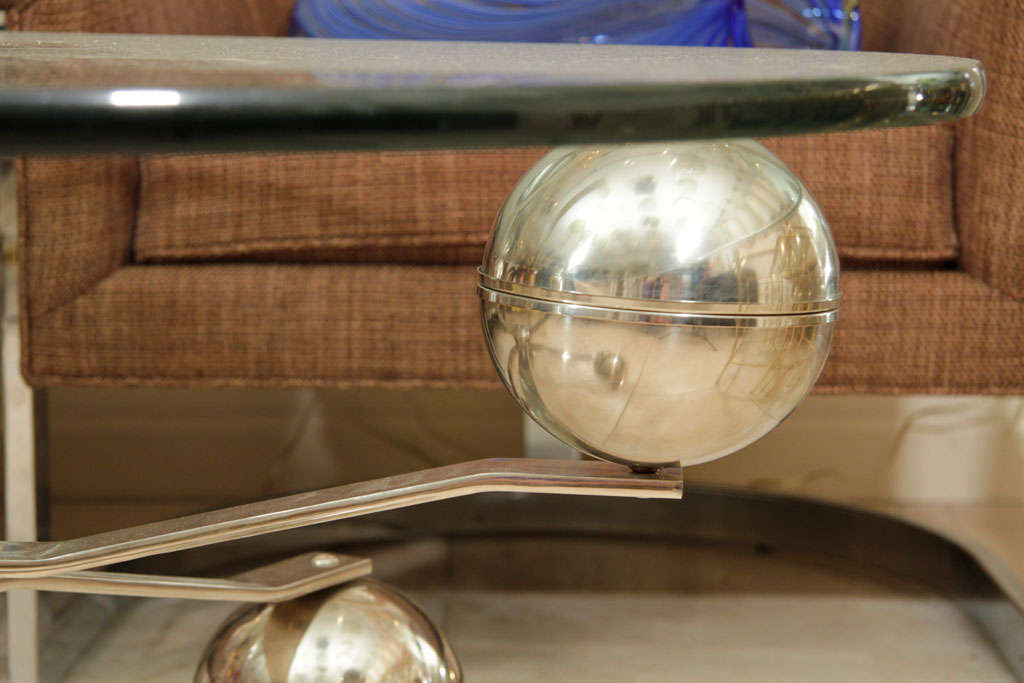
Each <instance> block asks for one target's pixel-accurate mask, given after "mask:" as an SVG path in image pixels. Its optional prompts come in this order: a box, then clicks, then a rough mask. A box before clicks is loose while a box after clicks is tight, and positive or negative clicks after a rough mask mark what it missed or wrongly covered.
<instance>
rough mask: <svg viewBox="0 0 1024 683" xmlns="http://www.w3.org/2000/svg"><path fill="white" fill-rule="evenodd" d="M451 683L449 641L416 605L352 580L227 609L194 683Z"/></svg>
mask: <svg viewBox="0 0 1024 683" xmlns="http://www.w3.org/2000/svg"><path fill="white" fill-rule="evenodd" d="M349 680H351V681H363V682H365V683H385V682H391V681H421V682H422V683H457V682H458V681H461V680H462V672H461V669H460V668H459V663H458V661H457V660H456V659H455V655H454V653H453V652H452V650H451V647H450V646H449V645H448V641H447V640H445V637H444V636H443V635H442V634H441V632H440V631H439V630H438V629H437V627H436V626H434V624H433V623H432V622H431V621H430V619H428V618H427V616H426V615H425V614H423V612H421V611H420V610H419V609H418V608H417V607H416V606H415V605H413V604H412V603H411V602H409V601H408V600H406V599H405V598H404V597H402V596H401V595H399V594H398V593H397V592H396V591H394V590H393V589H391V588H388V587H387V586H385V585H384V584H381V583H378V582H376V581H372V580H366V579H362V580H358V581H352V582H350V583H346V584H344V585H343V586H341V587H339V588H333V589H328V590H324V591H320V592H318V593H313V594H312V595H307V596H305V597H302V598H298V599H296V600H289V601H287V602H282V603H278V604H273V605H251V606H249V607H244V608H242V609H241V610H240V611H238V612H236V613H235V614H234V615H233V616H231V617H230V618H229V619H228V620H227V621H226V622H225V623H224V624H223V625H222V626H221V628H220V631H219V632H218V634H217V635H216V636H215V637H214V639H213V641H212V642H211V643H210V645H209V647H207V650H206V654H205V655H204V656H203V660H202V661H201V662H200V664H199V669H198V671H197V672H196V676H195V681H196V683H212V682H213V681H247V682H249V683H288V682H289V681H349Z"/></svg>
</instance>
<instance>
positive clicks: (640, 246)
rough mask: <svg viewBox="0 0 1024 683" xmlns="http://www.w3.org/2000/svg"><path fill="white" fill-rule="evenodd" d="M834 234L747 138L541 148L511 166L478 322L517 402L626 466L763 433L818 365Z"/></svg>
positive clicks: (708, 450) (679, 459)
mask: <svg viewBox="0 0 1024 683" xmlns="http://www.w3.org/2000/svg"><path fill="white" fill-rule="evenodd" d="M838 281H839V269H838V260H837V257H836V252H835V246H834V244H833V242H832V237H831V234H830V233H829V229H828V226H827V224H826V223H825V220H824V218H823V217H822V214H821V211H820V210H819V209H818V207H817V205H816V204H815V203H814V200H813V199H811V197H810V196H809V195H808V193H807V190H806V189H805V188H804V186H803V185H802V184H801V183H800V181H799V180H798V179H797V178H796V176H794V175H793V173H792V172H791V171H790V170H789V169H788V168H787V167H786V166H785V164H783V163H782V162H781V161H780V160H779V159H778V158H777V157H775V156H774V155H773V154H772V153H771V152H769V151H768V150H767V149H765V148H764V147H763V146H761V145H760V144H758V143H756V142H754V141H752V140H738V141H714V142H689V143H659V144H642V145H608V146H579V147H562V148H558V149H555V150H554V151H552V152H550V153H549V154H548V155H546V156H545V157H544V158H543V159H541V160H540V161H539V162H538V163H537V164H536V165H535V166H534V168H533V169H531V170H530V171H529V172H528V173H527V174H526V175H525V176H524V177H523V178H522V179H521V180H520V181H519V184H518V185H517V186H516V188H515V189H514V190H513V192H512V194H511V195H510V196H509V198H508V200H507V202H506V203H505V206H504V208H503V209H502V211H501V214H500V215H499V217H498V220H497V223H496V225H495V228H494V233H493V234H492V236H491V240H490V242H489V244H488V246H487V249H486V252H485V255H484V262H483V265H482V266H481V268H480V279H479V285H480V287H479V291H480V296H481V305H482V317H483V327H484V334H485V336H486V339H487V345H488V348H489V349H490V352H491V356H492V358H493V360H494V363H495V365H496V366H497V368H498V372H499V374H500V375H501V377H502V380H503V381H504V383H505V385H506V386H507V387H508V389H509V390H510V391H511V392H512V394H513V396H515V398H516V400H517V401H518V402H519V404H520V405H521V406H522V407H523V409H524V410H525V411H526V412H527V413H528V414H529V415H530V416H531V417H532V418H533V419H535V420H536V421H537V422H538V423H540V425H541V426H542V427H544V428H545V429H547V430H548V431H549V432H551V433H552V434H554V435H555V436H556V437H558V438H560V439H561V440H563V441H565V442H566V443H568V444H570V445H572V446H574V447H576V448H578V449H579V450H581V451H583V452H585V453H589V454H591V455H594V456H596V457H599V458H602V459H605V460H610V461H613V462H620V463H623V464H626V465H629V466H631V467H633V468H634V469H640V470H649V469H656V468H660V467H666V466H676V465H689V464H694V463H699V462H704V461H707V460H711V459H714V458H717V457H721V456H723V455H726V454H728V453H731V452H733V451H735V450H737V449H739V448H742V447H743V446H745V445H747V444H749V443H751V442H752V441H754V440H756V439H758V438H759V437H761V436H763V435H764V434H765V433H766V432H768V431H769V430H771V429H772V428H773V427H775V426H776V425H777V424H778V423H779V422H781V421H782V420H783V419H784V418H785V417H786V416H787V415H788V414H789V413H790V411H792V410H793V408H794V407H795V406H796V405H797V403H799V401H800V400H801V399H802V398H803V397H804V396H805V395H806V394H807V392H808V391H809V390H810V388H811V386H812V385H813V384H814V382H815V380H816V379H817V377H818V374H819V373H820V372H821V369H822V366H823V365H824V362H825V359H826V357H827V356H828V351H829V347H830V345H831V341H832V333H833V327H834V324H835V320H836V317H837V309H838V304H839V288H838Z"/></svg>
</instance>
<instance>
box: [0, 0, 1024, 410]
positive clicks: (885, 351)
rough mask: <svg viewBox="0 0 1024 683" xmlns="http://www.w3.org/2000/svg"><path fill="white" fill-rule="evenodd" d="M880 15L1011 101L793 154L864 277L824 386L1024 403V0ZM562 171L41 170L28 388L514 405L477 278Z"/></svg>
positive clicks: (253, 10)
mask: <svg viewBox="0 0 1024 683" xmlns="http://www.w3.org/2000/svg"><path fill="white" fill-rule="evenodd" d="M4 1H5V0H0V2H4ZM290 4H291V0H238V2H229V3H225V2H221V0H194V1H189V2H186V0H169V1H168V2H152V0H110V1H108V2H100V0H20V2H18V3H16V4H15V6H14V8H13V9H12V10H11V11H10V12H9V15H8V18H9V25H10V27H11V28H14V29H25V30H76V31H126V32H170V33H233V34H242V35H256V34H261V35H275V34H280V33H282V32H283V31H284V30H285V28H286V26H287V14H288V6H290ZM862 5H863V11H864V16H865V36H864V46H865V48H866V49H874V50H902V51H917V52H937V53H946V54H960V55H964V56H974V57H979V58H981V59H983V60H984V61H985V63H986V68H987V70H988V73H989V76H990V88H989V94H988V101H987V103H986V105H985V108H984V109H983V111H982V112H981V114H979V115H978V116H976V117H975V118H974V119H972V120H969V121H968V122H966V123H960V124H957V125H956V126H940V127H927V128H920V129H900V130H896V129H894V130H888V131H877V132H871V133H856V134H849V135H846V134H843V135H835V136H827V137H818V138H788V139H780V140H771V141H768V144H769V146H770V147H772V148H773V149H774V150H775V151H776V152H777V153H778V154H779V155H780V156H782V158H783V159H784V160H785V161H787V163H789V164H790V165H791V166H792V167H793V168H794V169H795V170H796V171H797V172H798V173H799V174H800V175H801V176H802V177H803V178H804V180H805V181H806V183H807V184H808V186H809V188H810V190H811V192H812V194H814V195H815V196H816V197H818V198H819V199H820V200H821V203H822V204H823V207H824V210H825V213H826V215H827V217H828V218H829V220H830V223H831V224H832V226H833V228H834V230H835V233H836V236H837V239H838V242H839V245H840V249H841V253H842V255H843V257H844V268H845V270H844V273H843V281H842V288H843V308H842V314H841V321H840V324H839V331H838V334H837V337H836V342H835V345H834V348H833V352H832V356H831V358H830V361H829V364H828V366H827V367H826V369H825V372H824V373H823V375H822V377H821V380H820V381H819V383H818V385H817V388H816V390H817V391H820V392H828V393H839V392H849V391H855V392H900V393H902V392H916V393H953V392H957V393H996V394H998V393H1024V304H1022V303H1021V302H1020V300H1019V296H1020V294H1019V287H1018V286H1019V282H1020V280H1021V274H1022V273H1024V252H1022V249H1024V225H1022V218H1021V214H1022V212H1024V208H1022V207H1024V199H1021V197H1024V187H1022V186H1021V185H1022V183H1024V180H1022V176H1021V174H1020V173H1019V172H1018V168H1017V167H1018V166H1019V165H1020V161H1021V159H1024V147H1022V145H1024V130H1022V124H1021V122H1020V114H1019V112H1020V111H1021V110H1022V109H1024V97H1022V95H1024V92H1022V87H1021V86H1020V83H1021V82H1022V78H1021V76H1024V64H1022V63H1021V61H1022V58H1024V42H1022V32H1024V9H1022V8H1024V0H1011V1H1009V2H1007V3H1003V4H1001V5H1000V6H999V7H998V8H993V9H990V10H988V13H987V14H983V13H982V12H983V10H982V9H979V5H977V4H975V3H972V2H969V1H968V0H941V1H939V0H903V1H901V2H885V1H883V0H870V1H868V0H866V1H865V2H864V3H862ZM538 154H540V150H514V151H509V150H498V151H487V152H450V153H449V152H429V153H423V152H410V153H400V154H377V153H364V154H349V155H297V156H286V155H282V156H262V157H261V156H249V157H242V156H219V157H190V158H188V159H185V158H181V157H162V158H156V159H147V160H144V161H143V162H142V163H141V164H140V162H138V161H136V160H134V159H102V160H99V159H75V160H72V159H62V160H50V159H39V160H31V161H27V162H23V163H22V164H21V165H20V167H19V168H20V177H19V199H20V209H19V211H20V213H19V215H20V217H21V238H22V241H21V249H22V255H23V259H22V271H21V283H22V292H23V300H22V321H23V323H22V324H23V344H24V349H23V354H22V362H23V371H24V374H25V376H26V378H27V379H28V380H29V382H30V383H32V384H33V385H36V386H52V385H58V384H68V383H111V384H160V385H198V384H232V385H242V386H250V385H253V386H257V385H266V386H283V385H289V384H301V385H330V386H352V385H373V386H387V387H402V386H486V387H497V386H498V380H497V376H496V374H495V373H494V370H493V368H492V367H491V363H490V361H489V359H488V358H487V356H486V352H485V350H484V346H483V341H482V335H481V332H480V327H479V320H478V305H477V300H476V293H475V289H474V285H473V267H472V266H470V265H468V264H470V263H474V262H475V261H476V260H477V258H478V257H479V253H480V248H481V245H482V243H483V240H484V239H485V237H486V231H487V229H488V228H489V225H490V223H491V220H492V218H493V213H494V211H495V210H496V208H497V206H498V205H499V204H500V203H501V200H502V199H503V197H504V193H505V192H506V191H507V189H508V188H510V187H511V185H512V184H513V183H514V182H515V179H516V177H517V176H518V174H519V172H520V171H521V170H522V169H525V168H526V167H527V166H529V164H530V163H532V161H533V159H535V158H536V156H537V155H538ZM954 217H955V219H956V220H954ZM954 228H955V230H954ZM958 239H959V241H958ZM181 261H187V262H189V263H178V264H176V265H172V264H171V263H169V262H181ZM194 261H195V262H197V263H194V264H193V263H192V262H194ZM370 262H376V263H375V264H373V265H370ZM378 264H383V265H378ZM403 264H404V265H403ZM423 264H439V265H423ZM458 264H464V265H458ZM954 266H955V267H958V268H959V269H960V270H951V269H950V268H951V267H954ZM1015 297H1018V298H1015Z"/></svg>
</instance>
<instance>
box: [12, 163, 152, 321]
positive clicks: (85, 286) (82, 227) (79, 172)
mask: <svg viewBox="0 0 1024 683" xmlns="http://www.w3.org/2000/svg"><path fill="white" fill-rule="evenodd" d="M138 178H139V173H138V161H137V160H136V159H134V158H124V157H108V158H102V159H100V158H73V159H64V158H61V159H51V158H32V159H21V160H19V162H18V167H17V180H18V222H19V235H20V244H19V251H20V256H21V259H20V261H21V283H22V292H23V299H22V308H23V310H24V311H25V312H26V313H27V314H28V315H26V316H23V317H24V319H26V320H28V319H30V318H33V317H38V316H41V315H46V314H47V313H49V312H51V311H53V310H55V309H57V308H59V307H61V306H62V305H64V304H67V303H69V302H70V301H72V300H73V299H75V298H76V297H78V296H80V295H82V294H84V293H85V292H87V291H89V290H90V289H92V288H93V287H94V286H95V285H96V284H98V283H99V282H100V281H101V280H103V279H104V278H105V277H107V276H108V275H110V274H111V273H112V272H114V271H115V270H116V269H117V268H119V267H120V266H122V265H124V264H126V263H128V262H129V261H130V260H131V248H132V233H133V230H134V227H135V218H136V214H137V208H138V207H137V206H136V204H137V197H138Z"/></svg>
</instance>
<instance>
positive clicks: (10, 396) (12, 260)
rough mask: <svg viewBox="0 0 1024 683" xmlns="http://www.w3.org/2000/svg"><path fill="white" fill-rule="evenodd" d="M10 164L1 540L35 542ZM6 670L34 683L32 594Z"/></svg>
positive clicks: (3, 172) (4, 192) (27, 594)
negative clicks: (3, 532)
mask: <svg viewBox="0 0 1024 683" xmlns="http://www.w3.org/2000/svg"><path fill="white" fill-rule="evenodd" d="M14 182H15V181H14V173H13V165H12V163H11V162H10V161H9V160H0V236H2V239H3V254H4V264H3V265H4V269H3V286H4V291H3V318H2V323H0V328H2V332H3V342H2V343H3V346H2V354H3V402H4V495H5V514H6V527H7V528H6V532H7V533H6V538H7V540H9V541H35V540H36V533H37V529H38V526H37V524H38V517H37V514H36V458H35V447H36V438H35V414H34V410H33V409H34V397H33V394H32V389H31V388H29V387H28V385H26V384H25V382H24V380H23V379H22V377H21V372H20V370H19V366H20V363H21V334H20V329H19V321H18V273H17V268H16V264H17V201H16V194H15V186H14ZM7 666H8V671H9V675H10V680H11V683H37V681H38V680H39V602H38V599H37V596H36V592H35V591H31V590H17V591H11V593H10V594H9V595H8V597H7Z"/></svg>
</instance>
